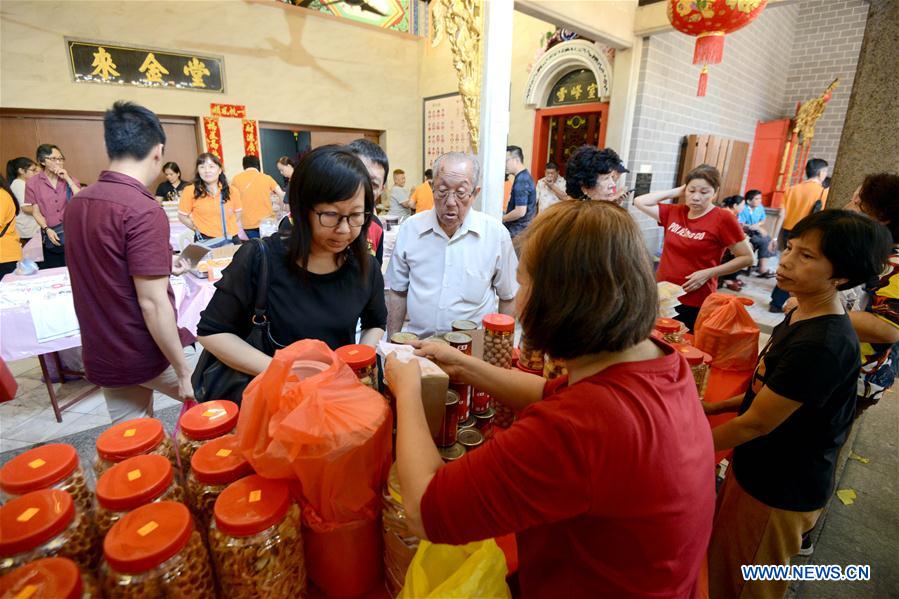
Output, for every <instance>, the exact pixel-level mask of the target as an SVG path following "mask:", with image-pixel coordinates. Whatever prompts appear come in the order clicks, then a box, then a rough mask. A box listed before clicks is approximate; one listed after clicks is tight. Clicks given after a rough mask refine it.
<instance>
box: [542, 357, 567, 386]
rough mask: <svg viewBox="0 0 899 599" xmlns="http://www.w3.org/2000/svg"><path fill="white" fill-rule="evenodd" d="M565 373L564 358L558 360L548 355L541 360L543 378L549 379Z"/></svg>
mask: <svg viewBox="0 0 899 599" xmlns="http://www.w3.org/2000/svg"><path fill="white" fill-rule="evenodd" d="M567 374H568V369H567V368H566V367H565V360H559V359H556V358H552V357H550V356H546V358H545V360H544V362H543V378H545V379H546V380H548V381H551V380H553V379H556V378H559V377H560V376H565V375H567Z"/></svg>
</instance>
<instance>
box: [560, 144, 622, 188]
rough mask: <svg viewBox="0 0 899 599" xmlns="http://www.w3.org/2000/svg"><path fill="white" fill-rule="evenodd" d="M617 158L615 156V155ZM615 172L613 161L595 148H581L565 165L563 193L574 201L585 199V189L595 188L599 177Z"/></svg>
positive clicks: (606, 153) (606, 154)
mask: <svg viewBox="0 0 899 599" xmlns="http://www.w3.org/2000/svg"><path fill="white" fill-rule="evenodd" d="M616 156H617V154H616ZM613 170H615V160H614V159H613V158H612V157H611V156H609V154H608V152H605V153H603V152H601V151H599V150H598V149H597V148H596V146H581V147H580V148H578V149H577V150H575V152H574V154H572V155H571V158H569V159H568V164H566V165H565V193H567V194H568V195H569V196H571V197H572V198H574V199H576V200H583V199H586V198H587V194H586V193H584V190H585V189H589V188H591V187H596V180H597V179H599V176H600V175H608V174H609V173H611V172H612V171H613Z"/></svg>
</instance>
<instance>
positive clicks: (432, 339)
mask: <svg viewBox="0 0 899 599" xmlns="http://www.w3.org/2000/svg"><path fill="white" fill-rule="evenodd" d="M421 342H422V343H442V344H443V345H449V343H448V342H447V341H446V339H444V338H443V337H438V336H437V335H434V336H433V337H428V338H427V339H422V340H421Z"/></svg>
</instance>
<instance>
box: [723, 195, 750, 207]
mask: <svg viewBox="0 0 899 599" xmlns="http://www.w3.org/2000/svg"><path fill="white" fill-rule="evenodd" d="M745 200H746V198H744V197H743V196H741V195H735V196H727V197H726V198H724V200H723V201H722V202H721V205H722V206H724V207H725V208H733V207H734V206H739V205H740V204H742V203H743V202H744V201H745Z"/></svg>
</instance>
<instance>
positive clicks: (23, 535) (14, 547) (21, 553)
mask: <svg viewBox="0 0 899 599" xmlns="http://www.w3.org/2000/svg"><path fill="white" fill-rule="evenodd" d="M98 549H99V539H98V538H97V534H96V530H95V529H94V526H93V524H92V523H91V520H90V515H89V514H87V513H83V512H80V511H78V510H76V509H75V502H74V501H73V500H72V496H71V495H70V494H69V493H68V492H66V491H60V490H58V489H41V490H40V491H32V492H31V493H26V494H25V495H21V496H19V497H16V498H15V499H11V500H10V501H8V502H7V503H6V504H4V505H3V506H2V507H0V574H5V573H7V572H9V571H10V570H12V569H14V568H17V567H19V566H21V565H24V564H26V563H28V562H32V561H34V560H36V559H40V558H42V557H67V558H69V559H71V560H72V561H74V562H75V563H76V564H78V565H79V566H80V567H82V568H84V569H86V570H90V569H91V568H93V567H94V565H96V562H97V557H98V553H99V552H98Z"/></svg>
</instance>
